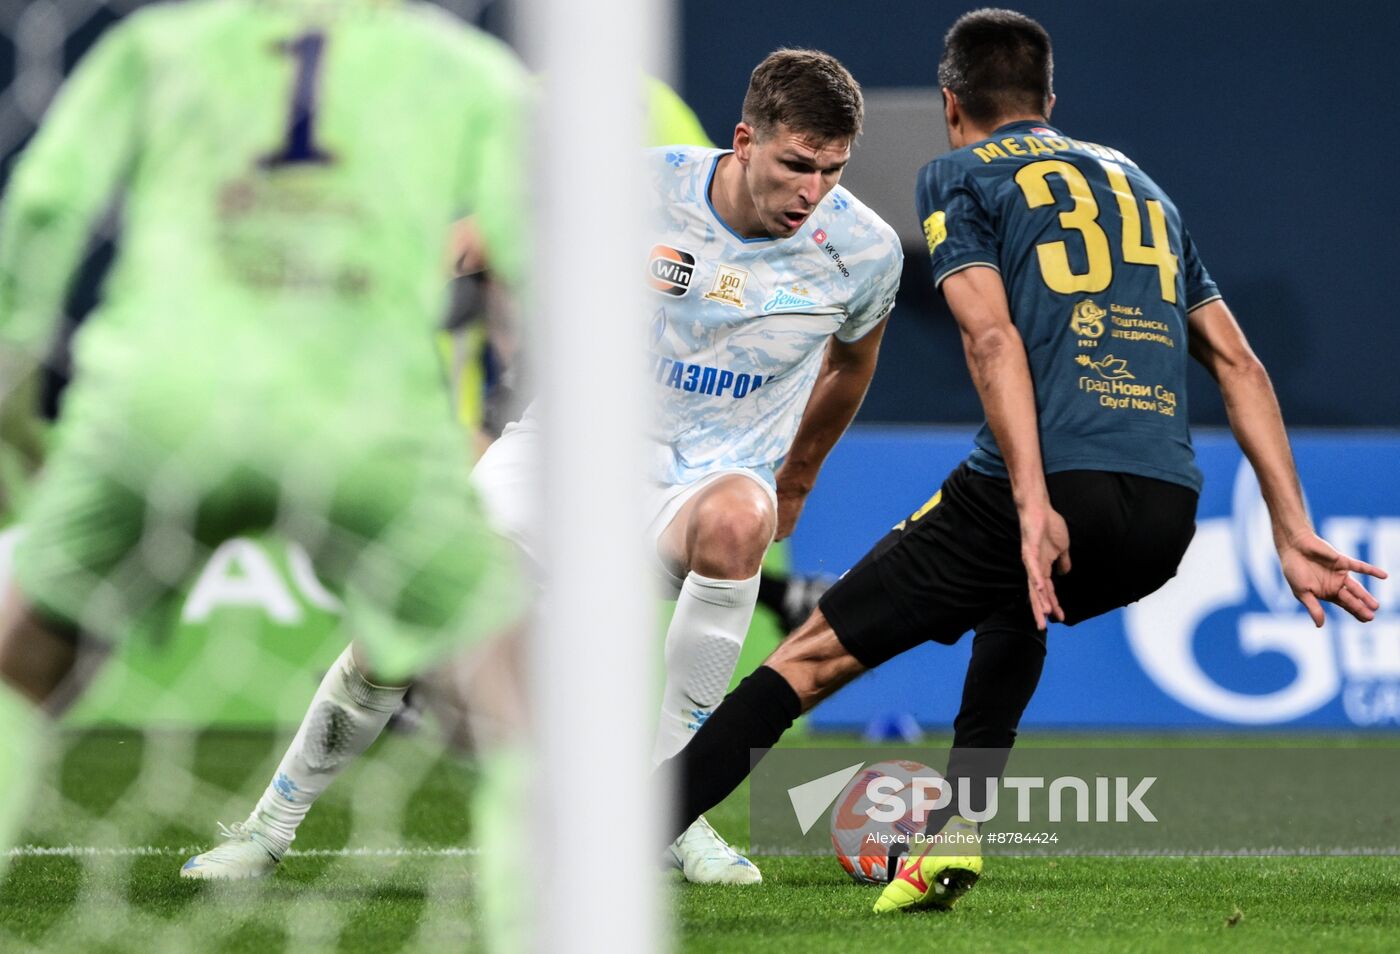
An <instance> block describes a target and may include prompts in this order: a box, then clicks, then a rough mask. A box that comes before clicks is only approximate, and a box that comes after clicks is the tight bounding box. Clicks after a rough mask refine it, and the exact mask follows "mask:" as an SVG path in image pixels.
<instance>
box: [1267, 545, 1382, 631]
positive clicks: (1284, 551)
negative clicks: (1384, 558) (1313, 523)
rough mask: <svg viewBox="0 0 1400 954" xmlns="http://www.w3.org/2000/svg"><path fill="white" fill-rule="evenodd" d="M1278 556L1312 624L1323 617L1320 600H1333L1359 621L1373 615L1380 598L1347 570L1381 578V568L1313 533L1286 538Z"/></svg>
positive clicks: (1377, 607) (1369, 619)
mask: <svg viewBox="0 0 1400 954" xmlns="http://www.w3.org/2000/svg"><path fill="white" fill-rule="evenodd" d="M1278 556H1279V561H1280V562H1281V563H1282V565H1283V575H1284V578H1285V579H1287V580H1288V585H1289V586H1290V587H1292V588H1293V595H1294V596H1296V597H1298V602H1300V603H1302V604H1303V605H1304V606H1305V607H1307V610H1308V615H1309V616H1311V617H1312V621H1313V623H1314V624H1316V625H1318V626H1321V625H1322V623H1323V621H1324V620H1325V619H1326V618H1327V617H1326V615H1325V614H1324V613H1323V612H1322V603H1321V602H1319V601H1320V600H1326V601H1327V602H1329V603H1336V604H1337V605H1338V606H1340V607H1341V608H1342V609H1344V610H1346V611H1347V612H1348V613H1350V614H1351V615H1352V616H1354V617H1356V618H1357V619H1359V620H1360V621H1361V622H1363V623H1369V622H1370V621H1371V620H1373V619H1375V618H1376V610H1378V609H1380V606H1381V604H1380V601H1379V600H1377V599H1376V598H1375V597H1374V596H1372V595H1371V594H1370V593H1369V592H1367V590H1366V587H1364V586H1362V585H1361V581H1360V580H1358V579H1357V578H1356V577H1354V576H1352V575H1351V574H1353V573H1365V574H1366V575H1367V576H1373V577H1375V578H1376V579H1378V580H1384V579H1386V577H1387V576H1388V574H1387V573H1386V572H1385V570H1382V569H1381V568H1380V567H1378V566H1372V565H1371V564H1369V563H1362V562H1361V561H1360V560H1357V559H1355V558H1353V557H1349V556H1347V555H1346V554H1345V553H1338V552H1337V550H1336V549H1335V548H1334V547H1333V546H1332V544H1330V543H1328V542H1327V541H1326V540H1324V539H1322V538H1321V537H1319V536H1318V535H1317V534H1315V533H1307V534H1303V535H1301V536H1299V537H1298V538H1297V539H1295V540H1291V541H1289V543H1288V544H1287V545H1285V546H1282V547H1280V548H1279V551H1278Z"/></svg>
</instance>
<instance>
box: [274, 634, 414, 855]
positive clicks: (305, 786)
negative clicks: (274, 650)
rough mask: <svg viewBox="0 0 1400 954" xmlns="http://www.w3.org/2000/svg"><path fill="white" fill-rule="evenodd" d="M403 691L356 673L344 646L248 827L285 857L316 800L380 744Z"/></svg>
mask: <svg viewBox="0 0 1400 954" xmlns="http://www.w3.org/2000/svg"><path fill="white" fill-rule="evenodd" d="M407 691H408V687H407V686H399V687H397V688H395V687H389V686H376V685H374V684H373V683H371V682H370V681H369V680H367V679H366V678H365V677H364V676H363V675H361V673H360V670H359V669H357V668H356V667H355V661H354V658H353V657H352V655H351V653H350V647H348V646H347V647H346V648H345V652H343V653H341V654H340V658H338V659H337V660H336V661H335V664H334V665H332V666H331V669H330V672H328V673H326V677H325V678H324V679H322V680H321V685H320V687H319V688H318V689H317V690H316V695H315V696H313V697H312V699H311V707H310V708H309V709H307V710H306V717H305V718H303V719H302V720H301V728H299V729H298V730H297V734H296V738H294V739H292V744H291V746H290V747H289V748H288V749H287V754H286V755H284V756H282V763H281V764H280V765H278V766H277V774H276V775H275V776H273V779H272V784H271V785H269V786H268V787H267V791H265V792H263V796H262V798H261V799H259V800H258V805H257V807H256V808H254V809H253V814H252V815H251V816H249V821H250V822H251V823H253V824H254V825H256V826H257V827H258V828H259V829H260V830H261V831H262V832H263V833H265V834H266V835H268V836H269V838H270V839H271V840H272V841H273V842H275V843H276V846H277V847H278V849H279V850H280V851H283V852H284V851H286V850H287V848H288V847H289V846H290V845H291V843H292V840H293V839H294V838H296V835H297V826H298V825H300V824H301V822H302V819H303V818H305V817H306V813H307V812H308V811H309V810H310V809H311V806H312V804H313V803H314V802H315V801H316V799H317V797H318V796H319V795H320V794H321V793H322V792H323V791H325V790H326V787H327V786H328V785H330V784H331V782H333V781H335V779H336V776H338V775H339V774H340V772H341V770H342V769H343V768H345V766H346V765H348V764H350V762H351V761H353V760H354V759H355V758H357V757H358V756H359V755H360V754H361V753H362V752H364V750H365V749H367V748H369V746H370V743H371V742H373V741H374V740H375V739H377V738H379V733H380V732H382V731H384V726H385V725H386V724H387V723H388V721H389V716H391V715H393V713H394V710H395V709H397V708H398V707H399V703H400V702H402V701H403V696H404V693H405V692H407Z"/></svg>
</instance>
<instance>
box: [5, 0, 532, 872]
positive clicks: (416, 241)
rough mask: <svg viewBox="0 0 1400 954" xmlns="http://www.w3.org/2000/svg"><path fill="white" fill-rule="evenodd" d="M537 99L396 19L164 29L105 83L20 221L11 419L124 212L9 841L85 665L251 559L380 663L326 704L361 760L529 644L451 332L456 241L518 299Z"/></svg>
mask: <svg viewBox="0 0 1400 954" xmlns="http://www.w3.org/2000/svg"><path fill="white" fill-rule="evenodd" d="M525 95H526V79H525V76H524V73H523V71H522V68H521V67H520V65H519V64H518V62H517V61H516V60H515V58H514V56H513V55H512V54H511V53H510V52H509V51H508V50H507V49H506V48H505V47H504V46H502V45H500V44H499V43H497V42H496V41H494V40H492V39H490V38H489V37H487V36H485V35H484V34H481V33H479V32H477V31H475V30H472V29H471V28H469V27H465V26H463V25H462V24H461V23H459V22H458V21H456V20H454V19H452V18H451V17H449V16H447V15H446V14H443V13H441V12H439V11H435V10H432V9H430V8H425V7H419V6H416V5H414V6H409V5H404V6H402V7H401V6H399V5H398V4H397V3H394V2H380V0H195V2H190V3H185V4H180V5H178V6H175V5H171V6H166V5H159V6H155V7H151V8H147V9H145V10H142V11H140V12H138V13H136V14H134V15H132V16H131V17H129V18H128V19H126V20H124V21H123V22H121V23H120V24H118V25H117V26H116V27H114V28H113V29H112V30H111V31H110V32H109V33H107V34H106V35H105V36H104V37H103V39H102V40H101V41H100V42H99V44H98V45H97V46H96V47H95V48H94V49H93V51H92V52H91V53H90V54H89V55H88V56H87V57H86V58H85V59H84V61H83V62H82V63H81V64H80V65H79V67H78V69H77V71H76V72H75V73H74V75H73V76H72V78H71V79H70V80H69V82H68V83H67V85H66V86H65V88H64V89H63V90H62V92H61V93H60V95H59V97H58V99H57V100H56V102H55V103H54V105H53V106H52V108H51V110H50V112H49V115H48V116H47V117H46V119H45V122H44V124H43V126H42V128H41V129H40V131H39V133H38V134H37V136H36V137H35V139H34V141H33V143H32V144H31V145H30V146H29V148H28V150H27V152H26V153H25V155H24V156H23V158H22V160H21V162H20V164H19V165H18V167H17V168H16V170H15V173H14V176H13V178H12V180H11V184H10V187H9V190H8V194H7V195H5V196H4V203H3V217H0V402H6V401H9V402H10V403H11V404H12V405H13V404H14V403H16V402H17V401H19V400H20V397H21V396H22V395H25V394H26V393H27V392H28V382H29V381H31V380H32V376H33V375H34V374H35V373H36V372H37V368H38V364H39V361H40V356H41V355H43V354H44V352H45V349H46V346H47V343H48V341H47V339H48V336H49V334H50V333H51V329H52V326H53V324H54V322H55V319H56V316H57V315H58V313H59V311H60V308H61V304H62V299H63V296H64V293H65V291H66V288H67V285H68V282H69V280H70V279H71V277H72V273H73V271H74V269H75V267H76V264H77V261H78V259H79V257H80V254H81V252H82V250H83V248H84V246H85V243H86V240H87V237H88V234H89V231H90V229H91V228H92V227H93V226H94V225H95V223H96V221H97V220H98V219H99V218H100V217H101V216H102V214H103V213H104V211H105V210H106V209H107V208H108V206H109V203H110V202H111V201H112V199H113V198H114V197H120V199H121V202H122V209H123V236H122V242H121V246H120V254H119V257H118V260H117V262H116V264H115V266H114V268H113V271H112V274H111V277H110V279H109V281H108V283H107V288H106V294H105V297H104V300H103V302H102V304H101V305H100V306H99V309H98V311H97V312H96V313H95V314H94V315H93V317H92V318H91V319H90V320H89V321H88V322H87V324H86V325H85V326H84V328H83V329H82V330H81V331H80V333H79V336H78V340H77V342H76V345H75V350H76V366H77V374H76V375H75V384H74V385H73V388H72V389H71V391H70V392H69V393H68V394H67V396H66V398H65V404H64V407H63V412H62V415H61V417H60V420H59V424H58V426H57V429H56V431H55V433H54V435H53V440H52V442H51V445H50V453H49V455H48V459H47V461H46V463H45V467H44V470H43V473H42V475H41V477H40V479H39V481H38V483H37V485H36V486H35V488H34V491H33V494H32V496H31V498H30V500H29V501H28V504H27V507H26V509H25V510H24V512H23V513H22V514H21V516H22V518H23V521H24V524H25V526H26V528H27V532H26V535H25V536H24V538H23V540H22V541H21V542H20V544H19V547H18V549H17V551H16V553H15V558H14V578H15V581H16V585H15V586H14V587H12V588H11V590H10V591H9V592H8V593H6V594H5V595H4V597H3V601H2V602H0V726H3V730H0V731H2V732H3V735H0V843H4V844H8V843H9V841H10V840H11V839H12V838H13V837H14V834H15V830H16V829H17V827H18V826H19V824H20V823H21V822H22V821H23V815H24V802H25V799H24V798H23V797H21V796H22V792H21V789H22V788H23V787H24V786H25V785H27V784H28V781H29V778H30V775H31V774H32V772H31V765H32V764H33V760H34V757H35V756H36V755H37V754H38V751H39V748H40V742H39V740H40V739H42V736H43V733H42V732H41V731H39V730H40V729H41V727H42V726H43V724H44V723H45V721H46V718H45V716H44V715H41V709H42V708H47V709H48V710H49V712H50V713H51V714H52V713H54V712H57V711H59V710H60V709H61V708H62V706H63V705H64V704H65V702H66V701H68V700H71V698H72V697H73V695H74V694H75V693H76V692H77V691H79V690H80V689H81V686H78V685H76V684H75V683H77V682H79V681H80V680H78V679H74V678H70V676H72V674H73V672H74V667H75V663H76V660H77V657H78V648H79V646H80V645H81V644H82V642H83V641H84V640H85V639H91V640H95V641H97V642H108V643H110V642H112V641H116V640H120V639H122V638H123V637H124V636H125V635H126V634H127V633H128V632H129V631H130V630H131V629H133V628H134V627H135V626H136V625H137V624H138V623H143V622H145V621H147V620H152V619H155V618H159V617H160V616H161V615H162V614H165V613H167V612H170V611H173V610H174V609H175V607H174V605H173V603H174V601H173V600H171V599H170V597H171V596H172V595H173V594H174V593H175V592H176V590H177V588H178V587H179V586H180V584H181V583H183V582H184V581H185V579H186V578H187V576H188V575H189V574H190V573H191V571H193V570H194V569H195V568H197V567H198V566H199V565H200V564H201V563H202V561H203V559H204V558H205V557H206V556H207V555H208V553H209V551H210V549H211V548H212V547H213V546H215V545H217V544H218V543H219V542H221V541H222V540H224V539H226V538H229V537H232V536H235V535H240V534H243V533H246V532H250V531H257V530H264V529H271V530H273V531H275V532H277V533H279V534H281V535H283V536H285V537H287V538H289V539H292V540H295V541H297V542H298V543H300V544H302V545H303V546H304V547H305V548H306V549H307V550H308V552H309V553H311V554H312V557H313V560H314V562H315V565H316V569H317V571H318V574H319V575H320V576H321V578H322V579H323V580H325V581H326V582H327V584H328V585H330V586H332V587H333V588H335V589H336V590H338V591H339V592H340V593H341V594H342V597H343V600H344V602H345V604H346V608H347V612H346V626H347V630H348V635H349V636H350V637H351V638H352V639H353V640H354V641H355V644H356V651H355V652H354V653H353V654H352V652H351V651H350V650H347V651H346V653H345V654H344V655H342V656H341V658H340V659H339V660H338V661H337V662H336V664H335V670H336V671H337V672H338V673H339V674H340V676H341V678H340V679H339V681H338V683H336V681H335V680H327V682H328V683H336V684H334V685H331V686H330V687H329V689H328V690H327V692H328V699H327V700H326V702H327V708H326V710H325V711H326V712H328V713H329V714H330V716H331V717H333V718H336V719H339V720H342V722H341V723H340V724H338V725H337V732H336V733H335V734H336V737H337V738H338V739H341V740H342V742H341V743H339V745H340V749H341V750H339V751H336V752H331V753H327V756H328V757H334V758H349V757H353V755H355V754H358V752H357V749H356V747H357V746H358V747H363V746H362V745H361V740H362V739H363V745H367V744H368V741H369V740H372V739H373V738H374V736H375V735H377V734H378V730H379V727H380V725H382V722H381V723H380V725H374V724H371V723H373V722H375V721H376V720H379V719H380V718H381V716H382V718H383V719H387V718H388V714H389V712H391V711H392V710H393V708H394V706H395V705H397V702H398V699H399V698H401V696H402V693H403V689H402V688H399V687H403V686H404V685H406V684H407V682H408V681H409V679H410V678H412V677H413V676H415V675H417V674H419V673H422V672H423V671H425V670H426V669H427V668H430V667H432V666H433V665H434V664H435V663H437V662H439V661H441V660H443V659H444V658H445V657H447V656H448V655H449V654H452V653H453V652H454V651H455V650H457V649H459V648H461V647H463V646H464V645H466V644H468V643H471V642H474V641H476V640H478V639H480V638H481V637H484V636H485V635H487V634H489V633H492V632H495V631H499V630H501V629H502V628H504V627H507V626H509V625H510V624H511V623H513V622H514V621H515V620H516V619H517V618H518V616H519V615H520V611H521V608H522V604H523V594H524V587H523V584H522V583H521V581H520V579H519V577H518V575H517V572H516V569H515V563H514V557H513V550H512V548H511V547H510V546H509V545H507V544H505V543H504V542H503V541H501V540H499V539H498V538H497V537H495V536H494V535H493V534H492V533H491V532H490V531H488V530H487V528H486V525H485V522H484V520H483V517H482V515H481V513H480V511H479V508H478V505H477V504H476V502H475V499H474V498H473V497H472V496H471V494H470V493H469V492H468V491H467V489H466V486H465V479H464V475H465V474H466V472H467V470H468V468H469V467H470V452H469V450H468V448H467V442H466V437H465V435H464V434H463V433H462V429H461V428H460V426H459V425H458V424H457V423H456V422H455V421H454V420H453V418H452V415H451V408H450V403H449V400H448V397H447V394H446V389H445V386H444V384H443V380H442V375H441V370H440V365H439V361H438V357H437V354H436V352H435V346H434V340H433V330H434V327H435V325H436V323H437V321H438V320H439V318H440V316H441V314H442V311H443V306H444V303H445V302H444V295H445V279H446V276H445V275H444V274H443V265H442V263H443V258H444V254H443V251H444V244H445V242H446V239H447V232H448V227H449V225H450V224H451V222H452V221H453V220H454V219H456V218H457V217H459V216H460V215H462V214H464V213H466V212H471V213H472V214H474V215H475V216H476V222H477V226H478V228H479V229H480V230H481V233H482V236H483V239H484V241H485V242H486V243H487V244H488V246H489V247H490V248H491V249H492V264H493V267H494V268H495V269H496V270H497V272H498V273H499V274H501V275H502V276H503V277H504V278H505V279H506V280H511V279H512V278H516V277H518V276H519V275H520V272H521V267H522V257H523V244H524V243H523V236H521V235H518V234H516V232H517V229H518V228H519V223H521V222H522V221H524V220H525V219H526V218H527V216H526V214H525V213H524V209H523V203H522V200H521V198H520V197H521V196H522V195H523V188H521V186H522V183H520V182H519V181H518V175H519V172H518V170H519V168H520V167H521V165H522V164H521V163H520V161H519V159H520V155H521V151H522V142H521V134H520V127H521V125H522V120H523V115H524V108H523V103H524V98H525ZM9 419H10V421H11V422H13V421H14V414H13V408H12V409H11V412H10V413H9ZM5 433H9V434H17V433H20V434H22V433H23V429H22V428H16V427H14V426H13V423H11V425H10V426H9V427H8V428H7V430H6V431H5ZM0 493H3V488H0ZM0 503H3V501H0ZM361 723H366V724H363V725H362V724H361Z"/></svg>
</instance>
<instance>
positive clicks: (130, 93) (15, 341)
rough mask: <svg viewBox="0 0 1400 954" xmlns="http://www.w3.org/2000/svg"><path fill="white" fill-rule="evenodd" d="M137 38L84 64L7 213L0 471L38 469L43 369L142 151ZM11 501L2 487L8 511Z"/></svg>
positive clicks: (104, 43) (1, 259)
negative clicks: (89, 255)
mask: <svg viewBox="0 0 1400 954" xmlns="http://www.w3.org/2000/svg"><path fill="white" fill-rule="evenodd" d="M132 33H133V31H132V30H130V29H128V28H127V27H126V25H123V26H121V27H117V28H114V29H113V30H111V31H109V33H108V34H107V35H106V36H104V37H103V38H102V40H100V41H99V42H98V44H97V46H96V47H94V48H93V50H92V51H91V52H90V53H89V54H88V55H87V56H86V57H84V58H83V60H82V62H81V63H80V64H79V65H78V68H77V69H76V70H75V71H74V73H73V75H72V76H71V77H70V78H69V79H68V81H67V82H66V83H65V84H64V86H63V89H62V90H61V91H60V92H59V95H58V98H57V99H56V100H55V101H54V104H53V106H52V107H51V108H50V110H49V112H48V115H47V116H45V118H44V121H43V124H42V125H41V126H40V128H39V131H38V133H36V134H35V136H34V139H33V141H32V142H31V143H30V144H29V146H28V148H26V149H25V151H24V154H23V155H22V156H21V157H20V160H19V163H18V164H17V165H16V167H15V170H14V174H13V175H12V176H11V178H10V183H9V187H8V189H7V190H6V193H5V197H4V202H3V205H2V206H0V463H3V464H5V465H7V466H8V467H9V468H10V469H13V468H14V465H15V461H16V459H18V460H19V461H20V462H21V466H22V468H23V469H26V470H27V469H31V468H32V467H34V466H37V462H38V459H39V456H40V451H41V448H42V444H43V441H42V434H41V432H42V425H41V424H40V423H39V420H38V416H37V407H36V406H35V401H34V395H35V394H36V392H37V386H38V377H39V366H40V362H41V361H42V360H43V357H44V355H45V354H46V353H47V349H48V345H49V339H50V336H51V334H52V331H53V328H54V326H55V321H56V319H57V317H58V315H59V312H60V311H61V310H62V307H63V300H64V297H65V295H66V293H67V291H68V286H69V283H70V282H71V280H72V277H73V274H74V272H75V271H76V268H77V265H78V262H79V260H80V258H81V256H82V253H83V250H84V248H85V247H86V244H87V241H88V238H89V235H90V233H91V229H92V227H93V225H94V223H95V222H96V220H97V219H98V217H99V216H100V215H101V214H102V213H103V212H104V211H105V210H106V208H107V206H108V204H109V203H110V201H111V198H112V195H113V190H114V189H115V187H116V184H117V182H118V180H119V179H120V177H121V175H122V174H123V172H125V170H126V169H127V168H128V167H129V164H130V159H131V155H132V153H133V151H134V149H135V142H136V111H137V95H138V93H137V90H138V87H139V83H140V63H139V60H138V57H137V50H136V48H135V42H134V40H133V38H132ZM5 476H6V475H4V474H0V477H5ZM9 476H13V475H12V474H11V475H9ZM4 482H5V483H9V480H5V481H4ZM3 494H4V489H3V487H0V509H4V507H3V503H4V501H3Z"/></svg>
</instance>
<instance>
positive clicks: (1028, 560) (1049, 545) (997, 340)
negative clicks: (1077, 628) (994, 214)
mask: <svg viewBox="0 0 1400 954" xmlns="http://www.w3.org/2000/svg"><path fill="white" fill-rule="evenodd" d="M942 289H943V295H944V297H945V298H946V299H947V301H948V307H949V309H951V310H952V312H953V317H954V318H955V319H957V322H958V330H959V332H960V333H961V335H962V342H963V352H964V353H965V355H966V356H967V367H968V370H969V371H970V372H971V373H972V383H973V384H974V385H975V386H976V388H977V395H978V397H980V398H981V400H982V408H983V410H984V411H985V412H986V415H987V425H988V426H989V427H990V428H991V430H992V435H993V436H994V437H995V438H996V442H997V447H998V448H1000V449H1001V455H1002V457H1003V459H1004V460H1005V461H1006V469H1007V472H1008V474H1009V475H1010V477H1011V494H1012V497H1013V498H1014V499H1015V501H1016V512H1017V514H1018V515H1019V517H1020V521H1021V560H1022V562H1023V563H1025V566H1026V578H1027V584H1028V588H1029V589H1028V592H1029V594H1030V601H1031V610H1032V612H1033V613H1034V614H1035V622H1036V625H1037V626H1038V627H1040V628H1041V629H1044V628H1045V624H1046V620H1047V619H1048V618H1050V617H1054V618H1055V619H1060V620H1063V619H1064V612H1063V611H1062V610H1061V609H1060V603H1059V600H1058V598H1057V597H1056V596H1055V584H1054V583H1053V581H1052V580H1051V571H1052V569H1053V568H1058V569H1059V571H1060V572H1061V573H1068V572H1069V528H1068V527H1066V526H1065V521H1064V518H1063V517H1061V516H1060V515H1059V514H1058V513H1056V512H1055V509H1054V508H1053V507H1052V506H1050V492H1049V490H1048V489H1047V488H1046V486H1045V468H1044V464H1043V462H1042V460H1041V456H1040V428H1039V424H1038V420H1037V416H1036V409H1035V387H1034V385H1033V384H1032V382H1031V369H1030V363H1029V361H1028V360H1027V358H1026V347H1025V343H1024V342H1023V341H1022V340H1021V334H1020V332H1018V331H1017V330H1016V326H1015V325H1014V324H1012V323H1011V308H1010V305H1009V304H1008V303H1007V300H1006V288H1005V286H1004V285H1003V284H1002V281H1001V273H1000V272H998V271H997V270H996V269H994V268H988V267H983V266H974V267H971V268H965V269H963V270H962V271H959V272H955V273H953V274H951V275H949V276H948V277H947V278H945V279H944V280H943V284H942Z"/></svg>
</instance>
